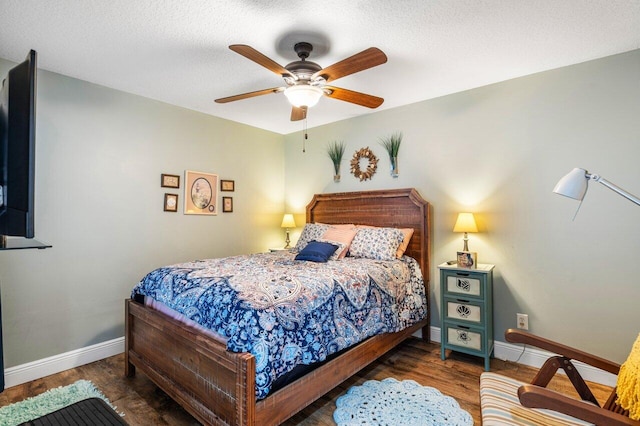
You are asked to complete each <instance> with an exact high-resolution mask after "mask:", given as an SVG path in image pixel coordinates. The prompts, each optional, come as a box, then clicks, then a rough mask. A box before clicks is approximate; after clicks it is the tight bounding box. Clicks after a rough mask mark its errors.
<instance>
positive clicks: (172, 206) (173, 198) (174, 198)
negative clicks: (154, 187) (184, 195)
mask: <svg viewBox="0 0 640 426" xmlns="http://www.w3.org/2000/svg"><path fill="white" fill-rule="evenodd" d="M164 211H165V212H177V211H178V194H164Z"/></svg>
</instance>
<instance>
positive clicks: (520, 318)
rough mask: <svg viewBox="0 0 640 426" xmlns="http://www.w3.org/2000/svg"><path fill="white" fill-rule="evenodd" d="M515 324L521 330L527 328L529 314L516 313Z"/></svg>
mask: <svg viewBox="0 0 640 426" xmlns="http://www.w3.org/2000/svg"><path fill="white" fill-rule="evenodd" d="M516 324H518V328H519V329H521V330H528V329H529V315H527V314H516Z"/></svg>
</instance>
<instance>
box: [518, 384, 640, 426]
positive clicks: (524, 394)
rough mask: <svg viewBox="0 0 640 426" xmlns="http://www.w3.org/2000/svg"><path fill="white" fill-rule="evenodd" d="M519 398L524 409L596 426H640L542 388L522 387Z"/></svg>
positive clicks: (638, 423) (617, 415)
mask: <svg viewBox="0 0 640 426" xmlns="http://www.w3.org/2000/svg"><path fill="white" fill-rule="evenodd" d="M518 397H519V398H520V404H522V405H523V406H524V407H528V408H545V409H548V410H553V411H557V412H559V413H563V414H566V415H569V416H572V417H575V418H578V419H581V420H584V421H586V422H590V423H593V424H595V425H607V426H640V422H639V421H637V420H631V419H630V418H629V417H627V416H624V415H621V414H618V413H614V412H612V411H608V410H606V409H604V408H600V407H598V406H595V405H592V404H590V403H587V402H583V401H579V400H577V399H574V398H570V397H568V396H565V395H563V394H561V393H558V392H555V391H552V390H550V389H547V388H542V387H540V386H535V385H523V386H520V387H519V388H518Z"/></svg>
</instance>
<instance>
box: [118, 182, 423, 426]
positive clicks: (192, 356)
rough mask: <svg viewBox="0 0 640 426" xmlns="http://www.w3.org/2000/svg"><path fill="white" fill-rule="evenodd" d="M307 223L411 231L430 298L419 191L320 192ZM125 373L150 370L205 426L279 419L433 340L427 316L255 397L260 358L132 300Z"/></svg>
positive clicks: (127, 307)
mask: <svg viewBox="0 0 640 426" xmlns="http://www.w3.org/2000/svg"><path fill="white" fill-rule="evenodd" d="M306 216H307V217H306V219H307V223H325V224H344V223H355V224H359V225H371V226H377V227H394V228H412V229H413V230H414V233H413V236H412V237H411V240H410V242H409V244H408V246H407V249H406V252H405V255H407V256H410V257H412V258H413V259H415V260H416V261H417V263H418V265H419V266H420V269H421V271H422V274H423V281H424V286H425V293H426V298H427V306H428V298H429V293H430V292H429V267H430V265H429V259H430V256H429V252H430V235H429V229H430V213H429V204H428V203H427V202H426V201H425V200H423V199H422V197H420V195H419V194H418V193H417V191H416V190H415V189H397V190H381V191H366V192H345V193H336V194H316V195H315V196H314V197H313V199H312V200H311V202H310V203H309V204H308V206H307V213H306ZM125 311H126V312H125V316H126V333H125V374H126V375H127V376H129V377H131V376H133V375H135V372H136V369H139V370H141V371H142V372H143V373H145V374H146V375H147V376H148V377H149V378H150V379H151V380H152V381H153V382H155V383H156V384H157V385H158V386H159V387H160V388H161V389H163V390H164V391H165V392H166V393H167V394H168V395H169V396H170V397H172V398H173V399H174V400H175V401H176V402H178V403H179V404H180V405H182V406H183V407H184V408H185V409H186V410H187V411H188V412H189V413H190V414H191V415H193V416H194V417H195V418H196V419H198V420H199V421H200V422H202V423H204V424H207V425H209V424H211V425H271V424H280V423H282V422H283V421H285V420H286V419H288V418H289V417H291V416H293V415H294V414H295V413H297V412H299V411H300V410H302V409H303V408H304V407H306V406H307V405H309V404H311V403H312V402H313V401H315V400H316V399H318V398H319V397H320V396H322V395H323V394H325V393H326V392H328V391H329V390H331V389H333V388H334V387H335V386H337V385H338V384H340V383H341V382H342V381H344V380H345V379H347V378H349V377H350V376H352V375H353V374H355V373H356V372H357V371H359V370H360V369H362V368H363V367H365V366H366V365H368V364H369V363H371V362H372V361H374V360H375V359H377V358H379V357H380V356H381V355H383V354H384V353H386V352H387V351H388V350H389V349H391V348H393V347H394V346H396V345H397V344H399V343H400V342H402V341H403V340H405V339H406V338H408V337H409V336H411V335H412V334H414V333H415V332H417V331H419V330H421V331H422V336H423V338H424V339H428V338H429V324H428V315H427V317H426V319H424V320H421V321H419V322H417V323H415V324H413V325H412V326H410V327H408V328H405V329H403V330H401V331H398V332H393V333H385V334H379V335H376V336H373V337H370V338H368V339H367V340H364V341H363V342H361V343H358V344H356V345H355V346H353V347H350V348H348V349H345V350H342V351H341V352H339V354H337V355H336V356H333V357H331V358H330V359H329V360H327V361H325V362H324V363H322V364H321V365H320V366H318V367H317V368H315V369H313V370H312V371H311V372H309V373H307V374H305V375H303V376H302V377H299V378H297V379H296V380H294V381H293V382H291V383H289V384H287V385H286V386H284V387H281V388H279V389H278V390H276V391H273V392H271V393H269V394H268V395H267V396H266V397H264V398H263V399H259V400H257V399H256V357H255V356H254V355H252V354H251V353H249V352H231V351H229V350H227V347H226V343H225V341H224V340H221V339H218V338H216V337H215V336H212V335H211V334H208V333H203V332H202V331H201V330H199V329H198V328H197V327H194V326H192V325H189V324H185V323H183V322H181V321H178V320H176V319H174V318H172V317H169V316H167V315H165V314H164V313H162V312H159V311H158V310H156V309H153V308H151V307H148V306H145V305H144V304H141V303H139V302H137V301H135V300H127V301H126V302H125Z"/></svg>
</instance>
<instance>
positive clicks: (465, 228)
mask: <svg viewBox="0 0 640 426" xmlns="http://www.w3.org/2000/svg"><path fill="white" fill-rule="evenodd" d="M453 232H478V226H477V225H476V219H475V218H474V217H473V213H458V219H457V220H456V224H455V225H454V226H453Z"/></svg>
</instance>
